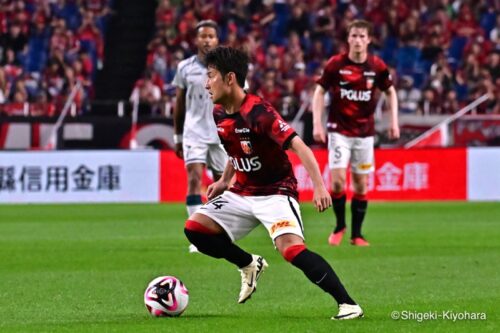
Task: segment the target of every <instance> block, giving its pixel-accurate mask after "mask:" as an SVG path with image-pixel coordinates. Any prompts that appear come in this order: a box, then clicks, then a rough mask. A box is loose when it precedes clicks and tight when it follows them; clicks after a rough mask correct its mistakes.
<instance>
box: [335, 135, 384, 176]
mask: <svg viewBox="0 0 500 333" xmlns="http://www.w3.org/2000/svg"><path fill="white" fill-rule="evenodd" d="M373 144H374V140H373V136H368V137H366V138H356V137H347V136H345V135H342V134H340V133H328V165H329V167H330V169H340V168H342V169H347V166H348V165H349V162H351V171H352V172H353V173H357V174H368V173H370V172H372V171H373V170H374V169H375V165H374V148H373Z"/></svg>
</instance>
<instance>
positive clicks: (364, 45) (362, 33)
mask: <svg viewBox="0 0 500 333" xmlns="http://www.w3.org/2000/svg"><path fill="white" fill-rule="evenodd" d="M370 42H371V39H370V36H369V35H368V30H367V29H366V28H356V27H354V28H352V29H351V31H349V36H348V38H347V43H348V44H349V51H351V52H359V53H364V52H367V50H368V45H369V44H370Z"/></svg>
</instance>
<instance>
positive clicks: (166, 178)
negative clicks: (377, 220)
mask: <svg viewBox="0 0 500 333" xmlns="http://www.w3.org/2000/svg"><path fill="white" fill-rule="evenodd" d="M314 154H315V156H316V159H317V161H318V163H319V166H320V169H321V172H322V175H323V179H324V181H325V183H326V184H327V186H328V187H330V183H331V181H330V177H331V175H330V170H329V168H328V152H327V151H326V150H316V151H314ZM289 156H290V160H291V161H292V164H293V167H294V172H295V176H296V177H297V180H298V187H299V193H300V200H301V201H310V200H311V199H312V188H313V187H312V182H311V179H310V178H309V176H308V175H307V171H306V170H305V168H304V166H303V165H302V164H301V163H300V160H299V158H298V157H297V156H296V155H295V154H293V153H290V154H289ZM375 164H376V169H375V172H373V173H371V174H370V177H369V185H368V187H369V194H368V198H369V199H370V200H466V199H467V179H466V177H467V176H466V173H467V151H466V149H465V148H464V149H462V148H458V149H439V148H436V149H412V150H403V149H387V150H385V149H384V150H376V151H375ZM160 172H161V175H160V179H161V188H160V200H161V201H162V202H165V201H169V202H171V201H177V202H183V201H184V200H185V195H186V171H185V169H184V163H183V161H182V160H180V159H179V158H177V157H176V156H175V154H174V152H172V151H163V152H162V153H161V157H160ZM350 178H351V177H350V175H349V174H348V177H347V182H348V184H347V189H348V196H351V195H352V189H351V183H350ZM205 183H207V181H205Z"/></svg>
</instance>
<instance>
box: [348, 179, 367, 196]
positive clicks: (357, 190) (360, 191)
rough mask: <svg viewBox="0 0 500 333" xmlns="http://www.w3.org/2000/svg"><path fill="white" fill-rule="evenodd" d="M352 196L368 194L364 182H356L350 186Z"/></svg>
mask: <svg viewBox="0 0 500 333" xmlns="http://www.w3.org/2000/svg"><path fill="white" fill-rule="evenodd" d="M352 187H353V190H354V194H357V195H366V193H367V192H368V186H367V184H365V183H364V182H358V183H353V184H352Z"/></svg>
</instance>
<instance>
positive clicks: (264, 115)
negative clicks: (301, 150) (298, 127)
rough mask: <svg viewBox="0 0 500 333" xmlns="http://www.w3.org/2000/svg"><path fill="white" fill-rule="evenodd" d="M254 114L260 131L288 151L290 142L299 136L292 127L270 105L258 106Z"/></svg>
mask: <svg viewBox="0 0 500 333" xmlns="http://www.w3.org/2000/svg"><path fill="white" fill-rule="evenodd" d="M252 113H253V120H254V124H255V126H256V127H257V129H258V131H259V132H260V133H262V134H265V135H267V136H268V137H270V138H271V139H272V140H273V141H274V142H276V143H277V144H278V145H279V146H280V147H282V148H283V149H285V150H286V149H288V146H289V144H290V141H291V140H292V138H293V137H294V136H295V135H297V133H296V132H295V130H294V129H293V128H292V126H290V125H289V124H288V123H287V122H286V121H285V120H284V119H283V118H282V117H281V116H280V114H279V113H278V112H277V111H276V110H275V109H274V108H273V107H272V106H271V105H270V104H269V105H256V106H254V110H253V112H252Z"/></svg>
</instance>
